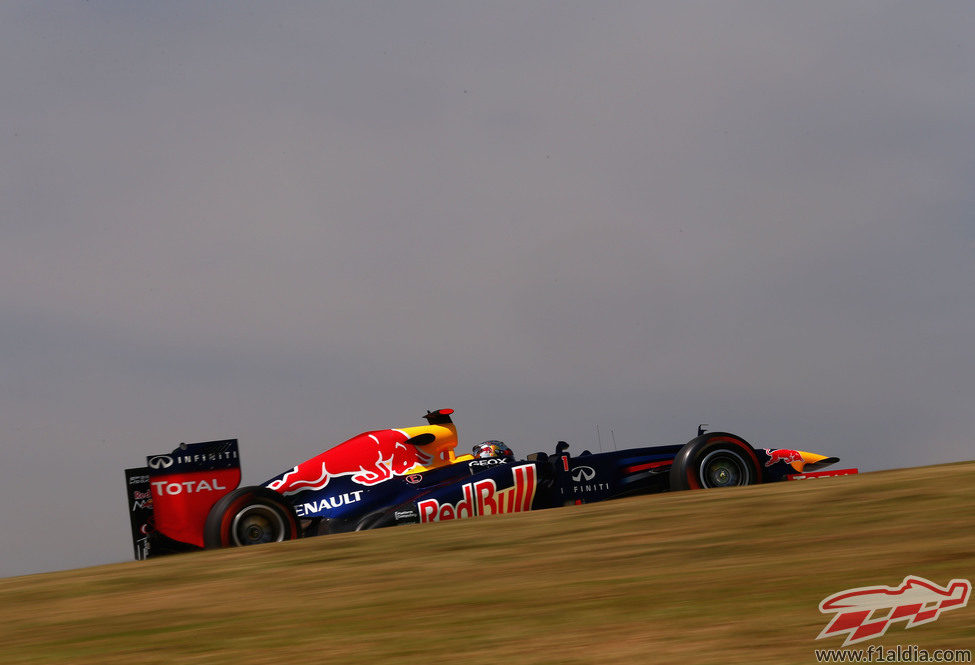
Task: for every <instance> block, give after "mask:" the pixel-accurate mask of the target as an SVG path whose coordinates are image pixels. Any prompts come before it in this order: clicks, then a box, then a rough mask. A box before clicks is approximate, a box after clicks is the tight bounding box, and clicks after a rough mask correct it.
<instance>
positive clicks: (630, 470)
mask: <svg viewBox="0 0 975 665" xmlns="http://www.w3.org/2000/svg"><path fill="white" fill-rule="evenodd" d="M672 464H673V462H670V461H664V462H648V463H646V464H635V465H634V466H628V467H626V468H625V469H623V473H636V472H637V471H646V470H647V469H656V468H657V467H660V466H670V465H672Z"/></svg>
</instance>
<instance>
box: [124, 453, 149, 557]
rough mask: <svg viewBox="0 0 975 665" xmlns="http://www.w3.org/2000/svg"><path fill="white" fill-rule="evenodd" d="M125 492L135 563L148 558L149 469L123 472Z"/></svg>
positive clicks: (142, 467) (143, 468)
mask: <svg viewBox="0 0 975 665" xmlns="http://www.w3.org/2000/svg"><path fill="white" fill-rule="evenodd" d="M125 492H126V494H127V495H128V503H129V522H130V523H131V526H132V547H133V548H134V549H135V559H136V561H142V560H144V559H148V558H149V533H150V531H151V530H152V492H151V489H150V485H149V467H147V466H140V467H136V468H134V469H126V470H125Z"/></svg>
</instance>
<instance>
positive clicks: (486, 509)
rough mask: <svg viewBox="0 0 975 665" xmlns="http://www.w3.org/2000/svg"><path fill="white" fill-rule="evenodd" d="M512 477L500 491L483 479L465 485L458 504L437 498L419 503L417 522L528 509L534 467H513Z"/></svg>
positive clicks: (536, 480)
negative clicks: (462, 496)
mask: <svg viewBox="0 0 975 665" xmlns="http://www.w3.org/2000/svg"><path fill="white" fill-rule="evenodd" d="M511 474H512V477H513V478H514V484H513V485H512V486H511V487H508V488H506V489H503V490H499V489H498V486H497V484H496V483H495V482H494V480H493V479H491V478H486V479H484V480H479V481H477V482H474V483H466V484H465V485H464V487H463V494H464V498H463V499H461V500H460V501H458V502H457V503H440V502H439V501H438V500H436V499H426V500H424V501H420V502H418V503H417V509H418V510H419V512H420V521H421V522H438V521H443V520H453V519H464V518H467V517H477V516H478V515H500V514H502V513H521V512H527V511H529V510H531V508H532V501H533V500H534V498H535V488H536V487H537V485H538V477H537V470H536V469H535V465H533V464H525V465H522V466H516V467H514V468H513V469H511Z"/></svg>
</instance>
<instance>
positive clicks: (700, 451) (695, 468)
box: [670, 432, 762, 490]
mask: <svg viewBox="0 0 975 665" xmlns="http://www.w3.org/2000/svg"><path fill="white" fill-rule="evenodd" d="M760 482H762V473H761V468H760V467H759V464H758V456H757V455H756V454H755V450H754V449H753V448H752V447H751V446H750V445H749V444H748V442H747V441H745V440H744V439H742V438H741V437H739V436H735V435H734V434H728V433H726V432H709V433H707V434H702V435H701V436H699V437H697V438H695V439H691V440H690V441H688V442H687V443H686V444H685V445H684V447H683V448H681V449H680V450H679V451H678V452H677V455H676V456H675V457H674V464H673V466H671V467H670V489H671V490H692V489H708V488H713V487H737V486H741V485H755V484H758V483H760Z"/></svg>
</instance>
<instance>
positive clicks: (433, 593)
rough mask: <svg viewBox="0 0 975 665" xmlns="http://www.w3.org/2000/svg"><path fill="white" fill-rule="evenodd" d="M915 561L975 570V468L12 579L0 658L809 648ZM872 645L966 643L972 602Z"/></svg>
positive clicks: (745, 653) (560, 659)
mask: <svg viewBox="0 0 975 665" xmlns="http://www.w3.org/2000/svg"><path fill="white" fill-rule="evenodd" d="M126 546H127V543H119V547H120V548H121V549H124V548H125V547H126ZM908 574H915V575H920V576H922V577H927V578H929V579H931V580H932V581H934V582H937V583H939V584H944V583H946V582H947V581H948V580H949V579H952V578H967V579H975V463H964V464H953V465H945V466H937V467H924V468H918V469H905V470H898V471H887V472H880V473H872V474H865V475H863V476H860V477H847V478H836V479H822V480H808V481H802V482H795V483H784V484H777V485H769V486H759V487H747V488H734V489H728V490H714V491H705V492H683V493H675V494H667V495H657V496H646V497H639V498H633V499H625V500H620V501H610V502H606V503H601V504H593V505H587V506H574V507H568V508H563V509H559V510H548V511H541V512H538V513H527V514H520V515H509V516H500V517H487V518H480V519H477V520H470V521H466V522H455V523H444V524H434V525H416V526H407V527H399V528H393V529H385V530H380V531H375V532H366V533H358V534H348V535H341V536H327V537H322V538H313V539H309V540H306V541H295V542H289V543H280V544H275V545H266V546H259V547H252V548H247V549H241V550H224V551H213V552H202V553H199V554H190V555H182V556H176V557H170V558H164V559H159V560H153V561H149V562H143V563H136V562H132V563H127V564H117V565H109V566H101V567H95V568H88V569H83V570H75V571H67V572H59V573H49V574H43V575H31V576H26V577H18V578H9V579H3V580H0V645H2V651H0V662H2V663H9V664H15V663H16V664H20V663H72V664H74V663H80V664H97V665H108V664H114V663H125V664H139V665H157V664H158V665H162V664H166V665H170V664H173V663H179V664H183V663H232V664H234V665H256V664H258V663H268V664H271V663H273V664H275V665H278V664H281V663H298V662H307V663H417V664H419V663H424V664H427V663H434V664H437V665H440V664H448V663H464V664H465V665H475V664H479V663H491V664H496V663H504V664H506V665H518V664H521V663H600V664H612V663H627V664H629V663H651V662H652V663H810V662H815V661H814V657H813V650H814V649H815V648H822V647H838V646H839V645H840V643H841V639H839V638H834V639H828V640H819V641H816V640H815V637H816V636H817V635H818V634H819V631H820V630H821V629H822V628H823V626H825V624H826V621H827V619H828V617H827V616H826V615H823V614H820V613H819V610H818V605H819V602H820V600H822V599H823V598H824V597H825V596H827V595H830V594H832V593H834V592H837V591H841V590H843V589H846V588H849V587H857V586H866V585H873V584H886V585H891V586H893V585H896V584H898V583H899V582H900V581H901V580H902V579H903V578H904V576H906V575H908ZM871 643H877V644H883V645H888V646H893V645H896V644H917V645H918V646H920V647H922V648H927V649H936V648H975V602H972V603H971V604H970V606H969V607H965V608H962V609H960V610H955V611H951V612H946V613H945V614H943V615H942V617H941V619H939V620H938V621H936V622H934V623H931V624H926V625H921V626H917V627H915V628H912V629H910V630H905V629H904V624H903V623H900V624H895V625H894V626H893V627H892V628H891V629H890V630H889V631H888V633H887V635H886V636H884V637H883V638H881V639H880V640H876V641H875V642H871ZM871 643H864V644H863V645H861V646H869V644H871Z"/></svg>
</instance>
